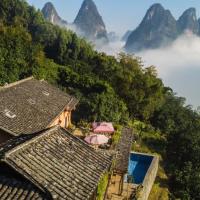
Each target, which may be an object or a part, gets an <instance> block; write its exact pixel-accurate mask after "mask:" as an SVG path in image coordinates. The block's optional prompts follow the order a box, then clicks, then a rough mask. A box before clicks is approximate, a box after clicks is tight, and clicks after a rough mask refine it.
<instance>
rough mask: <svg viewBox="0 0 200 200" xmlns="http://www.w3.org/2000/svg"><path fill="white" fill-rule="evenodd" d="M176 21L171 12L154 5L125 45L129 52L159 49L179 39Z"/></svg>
mask: <svg viewBox="0 0 200 200" xmlns="http://www.w3.org/2000/svg"><path fill="white" fill-rule="evenodd" d="M177 34H178V33H177V26H176V20H175V19H174V17H173V16H172V14H171V12H170V11H169V10H165V9H164V8H163V7H162V5H160V4H154V5H153V6H151V7H150V8H149V10H148V11H147V13H146V15H145V17H144V18H143V20H142V22H141V24H140V25H139V26H138V27H137V28H136V30H134V31H133V32H132V33H131V34H130V36H129V37H128V40H127V42H126V45H125V49H126V50H127V51H128V52H133V51H138V50H142V49H147V48H157V47H160V46H161V45H162V44H163V45H164V44H167V43H169V42H170V41H172V40H174V39H175V38H176V37H177Z"/></svg>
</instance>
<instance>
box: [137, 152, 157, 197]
mask: <svg viewBox="0 0 200 200" xmlns="http://www.w3.org/2000/svg"><path fill="white" fill-rule="evenodd" d="M143 155H144V154H143ZM146 155H149V154H146ZM149 156H152V155H149ZM158 165H159V158H158V156H154V158H153V160H152V162H151V165H150V167H149V169H148V171H147V174H146V176H145V178H144V181H143V183H142V185H143V189H142V190H141V192H140V195H139V198H138V200H148V197H149V194H150V192H151V189H152V186H153V184H154V181H155V178H156V175H157V171H158Z"/></svg>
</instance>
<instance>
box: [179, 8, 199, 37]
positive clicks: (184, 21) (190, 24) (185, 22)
mask: <svg viewBox="0 0 200 200" xmlns="http://www.w3.org/2000/svg"><path fill="white" fill-rule="evenodd" d="M177 27H178V30H179V32H180V33H184V32H185V31H189V32H191V33H193V34H198V32H199V22H198V19H197V15H196V9H195V8H189V9H187V10H186V11H185V12H184V13H183V14H182V15H181V17H180V18H179V19H178V21H177Z"/></svg>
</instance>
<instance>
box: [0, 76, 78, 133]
mask: <svg viewBox="0 0 200 200" xmlns="http://www.w3.org/2000/svg"><path fill="white" fill-rule="evenodd" d="M0 102H1V103H0V128H1V129H4V130H5V131H7V132H10V133H11V134H13V135H15V136H17V135H21V134H30V133H33V132H37V131H40V130H42V129H44V128H46V127H47V126H48V125H50V123H51V122H52V121H53V120H54V119H55V118H56V117H57V116H58V115H59V114H60V113H61V112H62V111H63V110H64V108H68V109H73V108H74V107H75V105H76V104H77V103H78V101H77V100H76V99H75V98H73V97H71V96H69V95H68V94H66V93H64V92H62V91H61V90H60V89H58V88H56V87H54V86H52V85H50V84H48V83H47V82H45V81H38V80H36V79H34V78H29V79H25V80H22V81H21V82H18V83H14V84H11V85H8V86H5V87H2V88H0Z"/></svg>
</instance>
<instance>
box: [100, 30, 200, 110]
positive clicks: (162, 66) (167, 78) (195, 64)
mask: <svg viewBox="0 0 200 200" xmlns="http://www.w3.org/2000/svg"><path fill="white" fill-rule="evenodd" d="M123 46H124V43H123V42H121V41H116V42H113V43H110V44H109V45H105V46H101V48H99V49H98V50H99V51H103V52H106V53H107V54H109V55H117V54H118V53H119V52H121V51H123ZM136 55H137V56H140V57H141V58H142V60H143V61H144V65H145V66H150V65H154V66H156V68H157V71H158V74H159V77H161V78H162V79H163V81H164V83H165V85H166V86H169V87H171V88H172V89H173V90H174V92H176V93H177V95H179V96H183V97H186V99H187V104H191V105H193V106H194V107H197V106H199V105H200V91H198V87H199V86H200V37H197V36H195V35H192V34H190V33H186V34H184V35H182V36H180V37H179V38H178V39H177V40H175V41H174V42H173V43H172V44H171V45H170V46H167V47H162V48H159V49H154V50H145V51H142V52H138V53H136Z"/></svg>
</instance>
